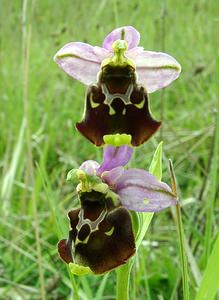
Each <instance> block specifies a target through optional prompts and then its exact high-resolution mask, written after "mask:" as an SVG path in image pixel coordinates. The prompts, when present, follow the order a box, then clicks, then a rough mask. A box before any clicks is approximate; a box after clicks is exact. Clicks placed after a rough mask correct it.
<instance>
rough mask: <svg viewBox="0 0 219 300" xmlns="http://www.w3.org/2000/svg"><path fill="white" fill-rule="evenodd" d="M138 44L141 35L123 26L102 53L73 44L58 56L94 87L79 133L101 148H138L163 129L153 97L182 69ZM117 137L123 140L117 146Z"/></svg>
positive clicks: (62, 64) (63, 65) (78, 77)
mask: <svg viewBox="0 0 219 300" xmlns="http://www.w3.org/2000/svg"><path fill="white" fill-rule="evenodd" d="M139 41H140V34H139V32H138V31H137V30H136V29H135V28H133V27H131V26H124V27H121V28H117V29H115V30H113V31H112V32H111V33H109V34H108V35H107V36H106V38H105V39H104V41H103V47H102V48H101V47H97V46H94V47H93V46H91V45H89V44H85V43H81V42H72V43H69V44H67V45H65V46H64V47H63V48H61V49H60V50H59V51H58V52H57V54H56V55H55V61H56V63H57V64H58V65H59V66H60V67H61V68H62V69H63V70H64V71H65V72H66V73H67V74H69V75H70V76H72V77H73V78H75V79H76V80H79V81H81V82H82V83H84V84H85V85H89V87H88V89H87V93H86V102H85V111H84V116H83V119H82V121H81V122H79V123H77V124H76V127H77V129H78V130H79V132H80V133H81V134H82V135H84V136H85V137H86V138H87V139H89V140H90V141H91V142H92V143H94V144H95V145H96V146H101V145H104V144H111V145H114V146H120V145H123V144H132V146H139V145H140V144H142V143H144V142H145V141H147V140H148V139H149V138H150V137H151V136H152V135H153V134H154V133H155V132H156V131H157V130H158V128H159V127H160V125H161V122H159V121H156V120H154V118H153V117H152V115H151V112H150V109H149V100H148V93H152V92H154V91H156V90H158V89H161V88H163V87H165V86H167V85H169V84H170V83H171V82H172V81H173V80H175V79H176V78H177V77H178V76H179V74H180V70H181V67H180V65H179V63H178V62H177V61H176V60H175V59H174V58H173V57H172V56H170V55H168V54H165V53H161V52H153V51H145V50H144V48H143V47H139V46H138V44H139ZM116 134H117V135H118V134H120V135H122V137H123V138H122V139H121V140H120V143H118V141H117V144H116V143H115V138H114V136H115V135H116ZM117 140H118V139H117Z"/></svg>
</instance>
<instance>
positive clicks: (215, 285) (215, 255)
mask: <svg viewBox="0 0 219 300" xmlns="http://www.w3.org/2000/svg"><path fill="white" fill-rule="evenodd" d="M218 289H219V234H218V235H217V239H216V242H215V244H214V247H213V250H212V252H211V255H210V257H209V259H208V263H207V267H206V269H205V272H204V275H203V278H202V281H201V285H200V288H199V290H198V293H197V294H196V297H195V300H214V299H215V295H216V293H217V291H218Z"/></svg>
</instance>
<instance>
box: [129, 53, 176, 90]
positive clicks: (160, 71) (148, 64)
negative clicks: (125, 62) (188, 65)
mask: <svg viewBox="0 0 219 300" xmlns="http://www.w3.org/2000/svg"><path fill="white" fill-rule="evenodd" d="M127 56H128V57H129V51H128V52H127ZM135 63H136V71H137V74H138V82H139V83H140V84H142V85H143V86H144V87H145V88H146V90H147V92H148V93H152V92H154V91H156V90H159V89H161V88H164V87H165V86H167V85H169V84H170V83H171V82H172V81H173V80H175V79H176V78H177V77H178V76H179V74H180V72H181V66H180V64H179V63H178V62H177V61H176V60H175V58H173V57H172V56H170V55H168V54H166V53H162V52H153V51H143V52H141V53H139V54H138V55H137V56H136V57H135Z"/></svg>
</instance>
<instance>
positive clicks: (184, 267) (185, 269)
mask: <svg viewBox="0 0 219 300" xmlns="http://www.w3.org/2000/svg"><path fill="white" fill-rule="evenodd" d="M169 165H170V173H171V182H172V191H173V193H174V194H175V195H176V196H177V186H176V177H175V173H174V169H173V164H172V161H171V160H169ZM176 223H177V229H178V237H179V245H180V257H181V266H182V282H183V299H184V300H190V299H189V280H188V263H187V257H186V247H185V238H184V229H183V222H182V216H181V209H180V204H179V202H178V203H177V204H176Z"/></svg>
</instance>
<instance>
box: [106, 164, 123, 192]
mask: <svg viewBox="0 0 219 300" xmlns="http://www.w3.org/2000/svg"><path fill="white" fill-rule="evenodd" d="M124 172H125V169H124V168H123V167H117V168H114V169H112V170H111V171H105V172H103V173H102V175H101V178H102V179H103V181H104V182H106V183H107V184H108V185H109V186H110V187H111V188H112V189H115V187H116V184H117V181H118V179H119V177H120V176H122V174H123V173H124Z"/></svg>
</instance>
